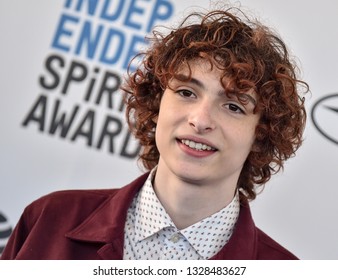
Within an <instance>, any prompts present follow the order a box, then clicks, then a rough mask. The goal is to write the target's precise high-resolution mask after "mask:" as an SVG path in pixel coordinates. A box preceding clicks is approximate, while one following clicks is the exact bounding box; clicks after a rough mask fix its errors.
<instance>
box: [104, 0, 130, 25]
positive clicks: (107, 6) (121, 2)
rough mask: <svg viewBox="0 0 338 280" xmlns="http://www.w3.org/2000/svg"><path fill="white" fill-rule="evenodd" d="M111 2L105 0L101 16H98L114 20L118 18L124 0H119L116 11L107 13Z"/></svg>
mask: <svg viewBox="0 0 338 280" xmlns="http://www.w3.org/2000/svg"><path fill="white" fill-rule="evenodd" d="M111 3H112V1H110V0H105V2H104V6H103V8H102V12H101V16H100V17H101V18H102V19H106V20H111V21H114V20H116V19H118V17H119V16H120V15H121V13H122V9H123V6H124V3H125V1H123V0H121V1H119V3H118V6H117V9H116V12H115V13H111V14H109V11H108V10H109V4H111Z"/></svg>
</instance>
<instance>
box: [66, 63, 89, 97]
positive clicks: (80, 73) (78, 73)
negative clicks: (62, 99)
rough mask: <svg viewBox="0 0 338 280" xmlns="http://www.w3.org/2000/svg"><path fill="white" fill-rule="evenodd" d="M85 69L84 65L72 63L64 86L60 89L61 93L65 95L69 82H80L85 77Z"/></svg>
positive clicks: (86, 71)
mask: <svg viewBox="0 0 338 280" xmlns="http://www.w3.org/2000/svg"><path fill="white" fill-rule="evenodd" d="M87 73H88V70H87V67H86V65H85V64H83V63H80V62H76V61H73V62H72V63H71V65H70V67H69V70H68V73H67V76H66V81H65V84H64V85H63V88H62V91H61V92H62V93H63V94H66V93H67V91H68V87H69V85H70V83H71V82H73V81H75V82H81V81H83V80H84V79H85V78H86V77H87Z"/></svg>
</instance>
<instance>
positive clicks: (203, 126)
mask: <svg viewBox="0 0 338 280" xmlns="http://www.w3.org/2000/svg"><path fill="white" fill-rule="evenodd" d="M189 111H190V112H189V125H190V126H191V127H192V128H193V129H194V130H195V131H196V132H198V133H205V132H209V131H212V130H214V129H215V127H216V125H215V116H214V113H213V112H214V110H213V106H212V104H211V103H210V102H209V101H207V100H206V101H201V102H199V103H197V104H194V106H193V108H189Z"/></svg>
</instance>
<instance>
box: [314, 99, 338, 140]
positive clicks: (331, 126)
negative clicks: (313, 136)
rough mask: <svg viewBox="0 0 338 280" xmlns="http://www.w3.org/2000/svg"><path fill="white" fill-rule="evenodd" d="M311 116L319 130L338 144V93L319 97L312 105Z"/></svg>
mask: <svg viewBox="0 0 338 280" xmlns="http://www.w3.org/2000/svg"><path fill="white" fill-rule="evenodd" d="M311 118H312V121H313V124H314V125H315V127H316V128H317V130H318V131H319V132H320V133H321V134H322V135H323V136H324V137H325V138H326V139H328V140H330V141H331V142H333V143H335V144H337V145H338V93H335V94H331V95H327V96H324V97H323V98H321V99H319V100H318V101H317V102H316V103H315V104H314V105H313V107H312V111H311Z"/></svg>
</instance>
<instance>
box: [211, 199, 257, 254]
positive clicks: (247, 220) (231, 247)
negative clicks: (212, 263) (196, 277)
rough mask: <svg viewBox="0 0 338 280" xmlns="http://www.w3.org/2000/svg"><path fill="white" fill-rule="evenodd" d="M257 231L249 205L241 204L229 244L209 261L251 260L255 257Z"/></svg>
mask: <svg viewBox="0 0 338 280" xmlns="http://www.w3.org/2000/svg"><path fill="white" fill-rule="evenodd" d="M257 244H258V237H257V229H256V226H255V224H254V221H253V219H252V216H251V211H250V207H249V204H248V203H247V202H242V204H241V208H240V212H239V217H238V220H237V223H236V225H235V229H234V231H233V233H232V235H231V238H230V240H229V242H228V243H227V244H226V245H225V246H224V247H223V248H222V250H221V251H220V252H218V253H217V254H216V255H215V256H213V257H212V258H211V259H213V260H253V259H256V257H257V256H256V255H257Z"/></svg>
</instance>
